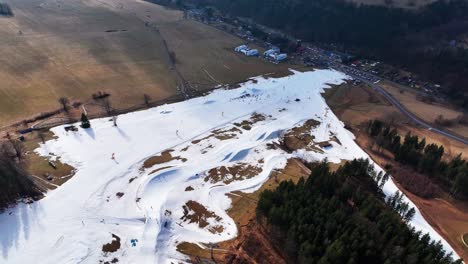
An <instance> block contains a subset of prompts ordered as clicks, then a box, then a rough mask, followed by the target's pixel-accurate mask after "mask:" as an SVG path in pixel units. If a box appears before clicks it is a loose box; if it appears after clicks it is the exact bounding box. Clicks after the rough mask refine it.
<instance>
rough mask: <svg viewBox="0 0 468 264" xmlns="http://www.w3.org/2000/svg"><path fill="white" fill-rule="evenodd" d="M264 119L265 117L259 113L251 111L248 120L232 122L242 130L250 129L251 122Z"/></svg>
mask: <svg viewBox="0 0 468 264" xmlns="http://www.w3.org/2000/svg"><path fill="white" fill-rule="evenodd" d="M264 120H266V117H265V116H264V115H262V114H259V113H253V114H252V116H251V117H250V118H249V119H248V120H243V121H242V122H240V123H234V125H235V126H237V127H240V128H242V129H244V130H250V129H252V125H253V124H255V123H257V122H260V121H264Z"/></svg>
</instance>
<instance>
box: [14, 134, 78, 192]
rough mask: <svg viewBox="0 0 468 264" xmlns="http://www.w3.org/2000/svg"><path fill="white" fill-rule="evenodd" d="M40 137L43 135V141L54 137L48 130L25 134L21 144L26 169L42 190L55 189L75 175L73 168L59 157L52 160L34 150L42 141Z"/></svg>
mask: <svg viewBox="0 0 468 264" xmlns="http://www.w3.org/2000/svg"><path fill="white" fill-rule="evenodd" d="M39 133H40V134H39ZM39 135H40V136H39ZM40 137H43V138H44V141H47V140H51V139H54V138H56V137H55V136H54V134H53V133H52V132H50V131H43V132H36V133H30V134H28V135H25V141H24V142H23V144H24V147H25V150H26V154H25V157H26V164H27V166H26V170H27V171H28V172H29V174H31V175H32V177H31V178H32V180H33V181H34V182H35V184H36V185H38V186H39V188H41V189H43V190H48V189H55V188H57V186H60V185H62V184H64V183H65V182H67V181H68V180H69V179H71V178H72V177H73V175H75V168H73V167H72V166H70V165H68V164H66V163H62V162H61V161H60V157H58V158H57V159H55V160H52V159H50V158H48V157H44V156H40V155H39V154H37V153H36V152H34V150H35V149H36V148H38V147H39V144H40V143H42V140H41V139H40Z"/></svg>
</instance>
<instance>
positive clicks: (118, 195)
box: [115, 192, 124, 199]
mask: <svg viewBox="0 0 468 264" xmlns="http://www.w3.org/2000/svg"><path fill="white" fill-rule="evenodd" d="M115 196H117V198H119V199H120V198H122V196H124V193H123V192H118V193H116V194H115Z"/></svg>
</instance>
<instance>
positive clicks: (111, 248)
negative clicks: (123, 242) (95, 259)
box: [102, 234, 120, 253]
mask: <svg viewBox="0 0 468 264" xmlns="http://www.w3.org/2000/svg"><path fill="white" fill-rule="evenodd" d="M119 248H120V237H118V236H117V235H115V234H112V242H110V243H107V244H104V245H103V246H102V252H104V253H112V252H116V251H117V250H119Z"/></svg>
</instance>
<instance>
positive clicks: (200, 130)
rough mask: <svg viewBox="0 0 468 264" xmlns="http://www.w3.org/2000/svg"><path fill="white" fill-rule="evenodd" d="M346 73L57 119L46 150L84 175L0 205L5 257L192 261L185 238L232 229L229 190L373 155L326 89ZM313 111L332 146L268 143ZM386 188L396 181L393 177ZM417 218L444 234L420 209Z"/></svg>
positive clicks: (321, 136)
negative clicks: (113, 113) (111, 115)
mask: <svg viewBox="0 0 468 264" xmlns="http://www.w3.org/2000/svg"><path fill="white" fill-rule="evenodd" d="M346 78H347V77H346V76H345V75H344V74H342V73H340V72H336V71H331V70H317V71H313V72H305V73H301V72H294V74H293V75H291V76H288V77H284V78H279V79H265V78H262V77H260V78H256V79H255V80H252V81H249V82H247V83H245V84H243V85H241V87H239V88H236V89H231V90H222V89H221V90H217V91H215V92H212V93H211V94H209V95H207V96H204V97H200V98H195V99H191V100H188V101H184V102H180V103H175V104H171V105H164V106H160V107H155V108H152V109H149V110H145V111H139V112H134V113H129V114H125V115H122V116H119V118H118V127H114V126H113V122H112V121H109V119H108V118H102V119H97V120H92V121H91V124H92V128H91V129H86V130H84V129H81V128H80V129H79V131H78V132H65V130H64V128H63V127H62V126H60V127H56V128H53V129H52V131H53V132H54V133H55V135H56V136H57V139H54V140H51V141H48V142H46V143H45V144H43V145H42V146H41V147H40V148H39V149H37V152H39V153H40V154H42V155H56V156H60V157H61V161H63V162H66V163H68V164H71V165H73V166H74V167H75V168H76V169H77V172H76V175H75V176H74V177H73V178H72V179H70V180H69V181H68V182H66V183H65V184H64V185H63V186H61V187H60V188H58V189H57V190H54V191H50V192H49V193H48V194H47V196H46V197H45V198H44V199H42V200H40V201H38V202H35V203H33V204H30V205H25V204H19V205H18V206H16V207H15V208H12V209H10V210H8V211H6V212H4V213H3V214H1V215H0V228H1V235H0V242H1V253H2V254H1V256H0V262H1V263H54V264H55V263H99V261H103V262H104V261H110V260H112V259H114V258H117V259H118V260H119V263H170V262H171V261H173V262H183V261H184V260H186V257H185V256H184V255H182V254H180V253H178V252H177V251H176V245H177V244H178V243H180V242H183V241H188V242H194V243H203V242H204V243H208V242H218V241H223V240H227V239H230V238H233V237H235V236H236V234H237V229H236V225H235V223H234V222H233V220H232V219H231V218H229V216H228V215H227V214H226V210H227V209H228V208H229V207H230V199H229V198H228V196H226V194H227V193H229V192H232V191H236V190H241V191H243V192H250V191H254V190H256V189H257V188H259V187H260V186H261V185H262V183H263V182H265V181H266V180H267V178H268V176H269V174H270V172H271V171H272V170H274V169H278V168H282V167H283V166H285V164H286V161H287V159H288V158H290V157H292V156H299V157H301V158H304V159H308V160H322V159H324V158H328V160H329V161H332V162H339V161H340V160H342V159H353V158H358V157H367V155H366V153H365V152H363V151H362V150H361V149H360V148H359V147H358V146H357V145H356V144H355V142H354V136H353V135H352V134H351V133H350V132H349V131H347V130H346V129H344V126H343V124H342V123H341V122H340V121H339V120H338V119H337V118H336V116H335V115H334V114H333V112H331V111H330V109H329V108H328V107H327V105H326V103H325V101H324V99H323V98H322V96H321V95H320V93H321V92H322V91H323V89H324V88H327V87H328V85H327V84H339V83H341V82H343V81H344V80H345V79H346ZM311 119H314V120H315V121H317V122H315V121H314V126H313V128H312V127H310V128H309V131H307V133H308V134H309V135H310V134H311V135H313V136H314V137H315V139H314V140H315V141H317V142H324V141H327V144H325V145H326V146H325V145H320V144H317V145H314V146H310V147H307V148H305V149H303V150H299V151H297V152H295V153H293V154H287V153H285V152H284V151H282V150H281V149H279V148H276V147H275V146H274V145H273V144H271V143H272V142H274V141H277V140H278V137H279V136H281V135H282V134H283V131H285V130H287V129H290V128H292V127H295V126H301V125H303V124H304V123H305V121H307V120H311ZM321 146H323V147H321ZM112 156H114V157H115V159H113V158H112ZM384 190H385V192H386V193H387V194H393V193H394V192H395V191H396V190H397V188H396V187H395V185H394V183H393V182H392V181H388V182H387V184H386V185H385V187H384ZM411 205H412V204H411ZM412 224H413V225H415V226H416V227H417V229H420V230H422V231H423V232H429V233H430V234H431V236H432V237H433V238H434V239H436V240H439V239H441V237H440V236H439V235H438V234H437V233H436V232H435V231H434V230H433V229H432V228H431V227H430V226H429V225H428V224H427V222H426V221H425V220H424V219H423V218H422V216H421V214H420V213H419V211H418V212H417V213H416V216H415V218H414V221H413V222H412ZM111 242H112V243H111ZM443 244H444V247H445V249H446V250H448V251H450V252H452V249H451V248H450V246H449V245H448V244H447V243H446V242H445V241H443ZM104 245H105V246H104ZM103 246H104V247H103Z"/></svg>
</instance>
